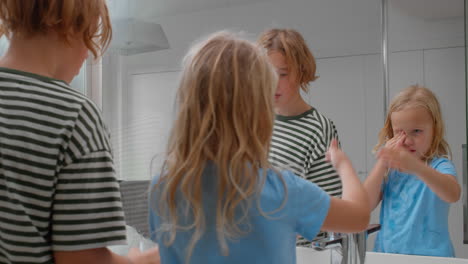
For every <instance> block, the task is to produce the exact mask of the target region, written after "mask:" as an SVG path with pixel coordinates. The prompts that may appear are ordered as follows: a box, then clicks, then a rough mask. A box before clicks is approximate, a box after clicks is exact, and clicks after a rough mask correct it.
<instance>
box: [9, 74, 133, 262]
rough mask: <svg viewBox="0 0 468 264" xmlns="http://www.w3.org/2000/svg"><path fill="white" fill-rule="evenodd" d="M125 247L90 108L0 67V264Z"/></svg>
mask: <svg viewBox="0 0 468 264" xmlns="http://www.w3.org/2000/svg"><path fill="white" fill-rule="evenodd" d="M124 243H125V222H124V214H123V210H122V204H121V199H120V191H119V186H118V183H117V180H116V178H115V172H114V168H113V160H112V154H111V147H110V144H109V135H108V133H107V130H106V128H105V126H104V124H103V121H102V118H101V114H100V112H99V110H98V109H97V107H96V106H95V105H94V104H93V103H92V102H91V101H90V100H89V99H88V98H86V97H85V96H83V95H81V94H79V93H78V92H76V91H74V90H72V89H71V88H70V87H69V86H68V84H66V83H65V82H63V81H59V80H55V79H51V78H47V77H44V76H40V75H35V74H31V73H26V72H20V71H16V70H11V69H6V68H0V263H7V264H10V263H53V258H52V252H53V251H75V250H84V249H92V248H100V247H105V246H109V245H115V244H124Z"/></svg>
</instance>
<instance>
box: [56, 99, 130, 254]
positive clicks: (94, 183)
mask: <svg viewBox="0 0 468 264" xmlns="http://www.w3.org/2000/svg"><path fill="white" fill-rule="evenodd" d="M63 160H64V161H63V166H62V167H61V169H60V171H58V176H57V177H58V179H57V184H56V193H55V197H54V205H53V211H52V249H53V250H54V251H75V250H84V249H92V248H101V247H106V246H110V245H117V244H125V243H126V237H125V221H124V213H123V210H122V203H121V197H120V191H119V186H118V183H117V180H116V177H115V171H114V167H113V160H112V154H111V150H110V145H109V136H108V133H107V130H106V129H105V126H104V124H103V122H102V118H101V115H100V113H99V111H98V110H97V108H96V106H95V105H94V104H93V103H91V102H89V101H85V102H84V103H83V107H82V109H81V111H80V113H79V114H78V117H77V121H76V124H75V127H74V129H73V132H72V134H71V137H70V140H69V144H68V146H67V147H66V148H65V150H64V155H63Z"/></svg>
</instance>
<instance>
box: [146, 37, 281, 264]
mask: <svg viewBox="0 0 468 264" xmlns="http://www.w3.org/2000/svg"><path fill="white" fill-rule="evenodd" d="M276 84H277V77H276V74H275V72H274V69H273V68H272V66H271V65H270V64H269V62H268V58H267V57H266V55H265V54H264V53H263V52H262V51H260V49H259V48H258V47H257V46H255V45H254V44H252V43H251V42H249V41H247V40H243V39H242V38H240V37H238V36H237V35H235V34H233V33H229V32H224V31H223V32H217V33H215V34H213V35H211V36H210V37H209V38H208V39H207V40H206V41H203V42H201V43H199V44H198V45H195V46H193V47H192V48H191V50H190V51H189V52H188V54H187V56H186V57H185V59H184V63H183V72H182V76H181V81H180V86H179V90H178V104H179V109H178V114H177V117H176V121H175V123H174V126H173V128H172V133H171V136H170V140H169V145H168V151H167V159H166V162H165V166H164V168H163V172H162V176H161V178H160V179H159V182H158V184H156V186H155V189H153V194H155V196H154V198H152V199H155V201H156V202H157V205H158V208H157V212H158V214H159V216H160V218H161V222H162V225H161V226H162V228H161V229H160V232H161V233H164V234H165V235H163V239H164V241H165V243H166V244H167V245H170V244H172V243H173V242H174V240H175V237H176V233H177V231H178V230H184V231H187V230H190V231H193V235H192V238H191V240H190V242H189V245H188V251H187V252H188V253H187V261H188V260H189V259H190V256H191V254H192V252H193V248H194V246H195V244H196V243H197V242H198V241H199V240H200V238H201V236H202V234H203V232H204V230H205V223H206V219H205V212H206V211H207V210H214V208H204V205H203V201H202V196H203V195H204V193H203V192H204V186H203V180H202V177H203V176H202V175H203V171H204V169H205V168H206V166H207V164H213V165H214V166H215V167H216V170H217V173H216V174H215V175H208V176H209V177H213V178H210V179H208V181H210V182H213V183H215V184H217V185H215V186H216V189H217V197H212V199H216V232H217V237H218V242H219V243H220V246H221V249H222V253H223V254H224V255H227V254H229V249H228V247H227V242H226V241H227V240H229V239H235V238H238V237H240V236H241V235H243V234H245V233H246V232H248V231H246V230H245V229H244V228H243V227H245V225H244V224H246V223H247V222H248V221H247V210H248V209H249V207H250V206H251V201H252V200H253V199H251V198H255V197H256V196H257V195H258V194H259V193H260V190H261V187H262V186H263V183H264V178H265V177H262V174H259V170H261V169H263V170H262V171H264V172H265V170H266V169H267V168H268V167H269V163H268V151H269V147H270V140H271V136H272V129H273V123H274V113H273V94H274V91H275V89H276ZM205 195H206V194H205ZM210 199H211V198H210ZM181 212H183V213H181ZM239 212H241V214H239ZM239 215H240V216H239ZM187 219H191V220H189V223H186V224H185V225H184V224H181V222H184V221H186V220H187ZM192 219H193V221H192ZM247 224H248V223H247Z"/></svg>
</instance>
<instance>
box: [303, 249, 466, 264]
mask: <svg viewBox="0 0 468 264" xmlns="http://www.w3.org/2000/svg"><path fill="white" fill-rule="evenodd" d="M330 252H331V251H330V250H324V251H316V250H314V249H311V248H302V247H301V248H299V247H298V248H296V253H297V262H296V263H297V264H316V263H317V264H328V263H330V258H331V257H330ZM395 263H398V264H468V259H459V258H440V257H429V256H413V255H400V254H386V253H385V254H384V253H376V252H367V254H366V264H395Z"/></svg>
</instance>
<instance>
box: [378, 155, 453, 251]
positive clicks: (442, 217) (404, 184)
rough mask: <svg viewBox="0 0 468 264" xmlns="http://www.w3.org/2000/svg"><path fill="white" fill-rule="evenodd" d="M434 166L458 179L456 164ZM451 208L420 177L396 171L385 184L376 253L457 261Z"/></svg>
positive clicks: (439, 161)
mask: <svg viewBox="0 0 468 264" xmlns="http://www.w3.org/2000/svg"><path fill="white" fill-rule="evenodd" d="M430 166H431V167H432V168H434V169H435V170H437V171H439V172H441V173H443V174H450V175H453V176H454V177H456V171H455V167H454V165H453V163H452V162H451V161H450V160H448V159H446V158H434V159H433V160H432V161H431V163H430ZM449 207H450V204H449V203H447V202H444V201H443V200H441V199H440V198H439V197H438V196H437V195H436V194H435V193H434V192H433V191H432V190H431V189H429V187H428V186H427V185H426V184H425V183H424V182H423V181H422V180H420V179H419V178H418V177H417V176H416V175H411V174H406V173H402V172H398V171H395V170H392V171H391V172H390V174H389V176H388V180H387V181H386V182H385V183H384V184H383V193H382V207H381V209H380V210H381V211H380V224H381V229H380V232H379V234H378V235H377V238H376V240H375V248H374V251H376V252H385V253H397V254H407V255H428V256H439V257H453V256H454V250H453V246H452V242H451V240H450V234H449V230H448V213H449Z"/></svg>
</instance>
